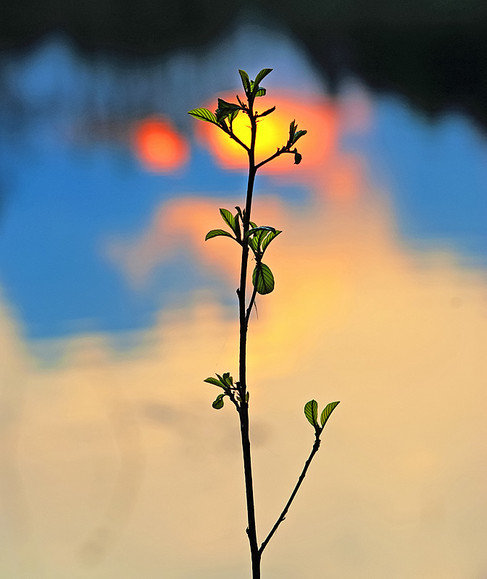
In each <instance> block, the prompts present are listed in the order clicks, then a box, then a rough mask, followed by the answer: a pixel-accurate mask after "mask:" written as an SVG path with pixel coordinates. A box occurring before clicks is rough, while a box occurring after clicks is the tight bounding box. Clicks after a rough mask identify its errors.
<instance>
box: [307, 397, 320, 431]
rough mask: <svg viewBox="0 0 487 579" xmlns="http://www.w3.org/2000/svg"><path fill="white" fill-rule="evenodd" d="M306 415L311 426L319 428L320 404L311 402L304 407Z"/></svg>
mask: <svg viewBox="0 0 487 579" xmlns="http://www.w3.org/2000/svg"><path fill="white" fill-rule="evenodd" d="M304 415H305V416H306V418H307V419H308V422H309V423H310V424H311V426H315V427H316V426H318V402H316V400H310V401H309V402H306V404H305V405H304Z"/></svg>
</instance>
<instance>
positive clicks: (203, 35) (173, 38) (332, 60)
mask: <svg viewBox="0 0 487 579" xmlns="http://www.w3.org/2000/svg"><path fill="white" fill-rule="evenodd" d="M242 9H245V10H247V11H248V10H249V9H250V10H253V11H254V13H257V14H259V15H261V18H262V19H263V23H264V25H265V23H267V22H268V23H272V24H275V25H278V26H283V27H285V28H286V29H287V30H289V31H290V32H291V33H293V34H294V35H295V36H296V37H297V38H298V39H299V40H300V41H301V42H302V43H303V44H304V45H305V46H306V48H307V49H308V51H309V52H310V54H311V55H312V57H313V58H314V59H315V61H316V63H317V64H318V65H319V67H321V70H322V71H323V73H324V74H325V75H326V78H327V80H331V83H332V86H333V83H334V82H335V83H336V82H338V81H339V80H340V78H341V77H342V76H343V75H346V74H348V73H350V72H352V73H354V74H355V75H357V76H358V77H359V78H361V79H362V80H363V81H364V82H365V83H366V84H367V85H368V86H370V87H372V88H373V89H375V90H379V91H380V90H386V91H393V92H395V93H398V94H400V95H403V96H404V97H406V98H407V99H408V100H409V101H410V102H412V103H414V104H415V105H416V106H418V107H419V108H421V110H423V111H424V112H425V113H427V114H432V115H435V114H436V113H439V112H442V111H444V110H446V109H456V110H460V111H462V112H467V113H469V114H470V115H471V116H473V117H474V118H475V120H476V121H477V122H479V123H480V124H482V125H483V127H484V128H487V2H486V1H485V0H461V1H460V0H423V1H421V0H365V1H364V0H341V1H338V0H299V1H298V0H251V1H250V2H247V4H246V5H245V6H244V7H243V6H242V5H238V4H237V3H232V2H228V0H208V1H207V2H202V1H201V0H84V1H83V2H73V1H69V0H38V1H37V2H36V1H34V0H16V2H9V3H4V4H3V6H2V11H3V17H2V18H1V19H0V48H2V49H12V48H13V49H22V48H24V47H26V46H29V45H32V43H34V42H36V41H37V40H39V39H40V38H42V37H44V36H45V35H47V34H49V33H52V32H58V31H62V32H64V33H67V34H68V35H69V36H70V37H71V38H72V39H73V40H74V41H75V42H76V43H77V45H78V46H79V47H80V48H82V49H83V50H85V51H100V50H101V51H110V52H117V53H119V54H127V55H131V56H134V55H135V56H140V57H142V56H146V55H154V54H163V53H165V52H167V51H168V50H171V49H174V48H178V47H184V46H198V45H203V44H206V43H209V42H211V40H213V39H214V38H215V37H217V36H218V35H219V34H220V33H222V32H224V31H225V30H226V29H228V28H229V27H232V26H233V25H234V24H235V22H236V20H237V18H238V17H240V16H241V10H242Z"/></svg>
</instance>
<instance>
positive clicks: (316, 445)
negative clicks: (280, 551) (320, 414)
mask: <svg viewBox="0 0 487 579" xmlns="http://www.w3.org/2000/svg"><path fill="white" fill-rule="evenodd" d="M320 444H321V440H320V434H318V433H316V435H315V442H314V444H313V448H312V449H311V452H310V454H309V456H308V458H307V460H306V462H305V463H304V467H303V470H302V471H301V474H300V475H299V478H298V482H297V483H296V485H295V487H294V489H293V491H292V493H291V496H290V497H289V500H288V501H287V503H286V506H285V507H284V509H283V510H282V513H281V514H280V515H279V517H278V519H277V521H276V522H275V524H274V526H273V527H272V529H271V530H270V531H269V534H268V535H267V537H266V538H265V539H264V540H263V541H262V545H261V546H260V548H259V553H260V554H261V555H262V553H263V551H264V549H265V548H266V547H267V545H268V543H269V541H270V540H271V539H272V536H273V535H274V533H275V532H276V531H277V529H278V527H279V525H280V524H281V523H282V522H283V521H284V519H285V518H286V515H287V512H288V510H289V507H290V506H291V504H292V502H293V501H294V498H295V496H296V494H297V492H298V490H299V487H300V486H301V485H302V484H303V481H304V477H305V476H306V473H307V472H308V468H309V467H310V465H311V461H312V460H313V458H314V456H315V454H316V453H317V452H318V450H319V448H320Z"/></svg>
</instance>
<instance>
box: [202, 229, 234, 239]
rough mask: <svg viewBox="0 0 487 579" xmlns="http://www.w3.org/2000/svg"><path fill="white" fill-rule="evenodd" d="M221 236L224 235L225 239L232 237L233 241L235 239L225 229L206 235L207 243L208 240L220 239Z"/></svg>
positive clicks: (214, 230)
mask: <svg viewBox="0 0 487 579" xmlns="http://www.w3.org/2000/svg"><path fill="white" fill-rule="evenodd" d="M219 235H224V236H225V237H231V238H232V239H235V237H233V235H232V234H231V233H228V231H225V230H224V229H212V230H211V231H208V233H207V234H206V236H205V241H208V239H211V238H212V237H218V236H219Z"/></svg>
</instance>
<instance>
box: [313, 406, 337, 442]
mask: <svg viewBox="0 0 487 579" xmlns="http://www.w3.org/2000/svg"><path fill="white" fill-rule="evenodd" d="M339 404H340V401H337V402H330V403H329V404H327V405H326V406H325V408H324V409H323V412H322V413H321V416H320V422H319V423H318V402H316V400H310V401H309V402H306V404H305V405H304V415H305V416H306V418H307V419H308V422H309V423H310V424H311V426H313V427H314V429H315V434H316V436H317V437H319V436H320V435H321V433H322V432H323V429H324V428H325V425H326V423H327V422H328V419H329V418H330V416H331V413H332V412H333V411H334V410H335V408H336V407H337V406H338V405H339Z"/></svg>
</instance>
